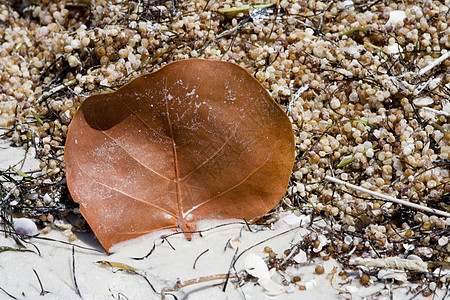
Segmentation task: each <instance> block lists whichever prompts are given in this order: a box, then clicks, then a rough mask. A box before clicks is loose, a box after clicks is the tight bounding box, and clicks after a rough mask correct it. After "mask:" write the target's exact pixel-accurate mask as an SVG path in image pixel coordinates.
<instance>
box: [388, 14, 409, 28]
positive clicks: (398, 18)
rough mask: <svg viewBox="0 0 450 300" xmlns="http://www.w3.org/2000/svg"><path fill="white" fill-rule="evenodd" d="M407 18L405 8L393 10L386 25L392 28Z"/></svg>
mask: <svg viewBox="0 0 450 300" xmlns="http://www.w3.org/2000/svg"><path fill="white" fill-rule="evenodd" d="M405 19H406V12H404V11H403V10H393V11H391V12H390V14H389V20H388V21H387V22H386V24H385V25H384V27H386V28H391V27H394V26H395V25H396V24H397V23H400V22H403V20H405Z"/></svg>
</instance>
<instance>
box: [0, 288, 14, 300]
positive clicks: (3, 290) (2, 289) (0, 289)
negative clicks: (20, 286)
mask: <svg viewBox="0 0 450 300" xmlns="http://www.w3.org/2000/svg"><path fill="white" fill-rule="evenodd" d="M0 291H2V292H3V293H5V294H6V295H8V296H9V297H11V298H12V299H17V298H16V297H14V296H13V295H11V294H10V293H8V292H7V291H6V290H5V289H4V288H2V287H0Z"/></svg>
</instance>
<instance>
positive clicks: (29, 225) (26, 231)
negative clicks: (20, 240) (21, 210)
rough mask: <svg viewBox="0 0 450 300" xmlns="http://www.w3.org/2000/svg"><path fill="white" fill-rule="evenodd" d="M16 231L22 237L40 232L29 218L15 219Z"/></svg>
mask: <svg viewBox="0 0 450 300" xmlns="http://www.w3.org/2000/svg"><path fill="white" fill-rule="evenodd" d="M13 227H14V231H15V232H16V233H17V234H18V235H20V236H21V237H28V236H35V235H36V234H38V233H39V231H38V229H37V226H36V224H35V223H34V222H33V221H31V220H30V219H27V218H20V219H16V220H14V224H13Z"/></svg>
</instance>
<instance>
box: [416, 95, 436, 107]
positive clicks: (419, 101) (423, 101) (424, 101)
mask: <svg viewBox="0 0 450 300" xmlns="http://www.w3.org/2000/svg"><path fill="white" fill-rule="evenodd" d="M433 102H434V101H433V99H431V98H430V97H422V98H416V99H414V100H413V103H414V105H416V106H428V105H431V104H433Z"/></svg>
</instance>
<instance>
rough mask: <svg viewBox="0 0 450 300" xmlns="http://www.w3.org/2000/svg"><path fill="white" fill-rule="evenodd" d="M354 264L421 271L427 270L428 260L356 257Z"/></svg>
mask: <svg viewBox="0 0 450 300" xmlns="http://www.w3.org/2000/svg"><path fill="white" fill-rule="evenodd" d="M352 264H354V265H358V266H364V267H369V268H370V267H376V268H390V269H396V270H411V271H419V272H427V271H428V265H427V263H426V262H423V261H417V260H410V259H405V258H400V257H386V258H376V259H371V258H356V259H355V260H354V261H353V262H352Z"/></svg>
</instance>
